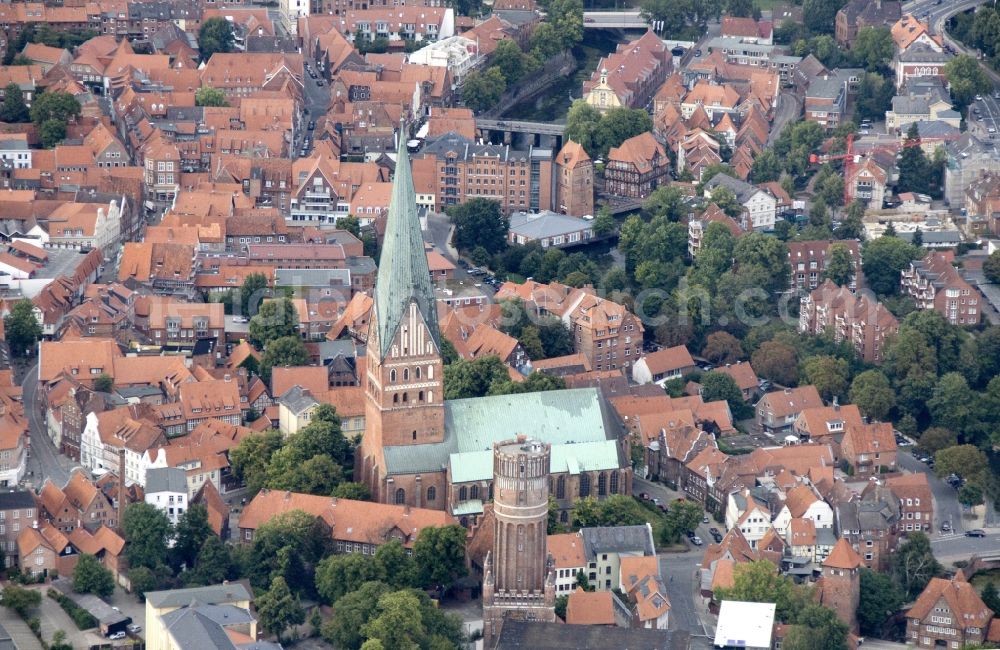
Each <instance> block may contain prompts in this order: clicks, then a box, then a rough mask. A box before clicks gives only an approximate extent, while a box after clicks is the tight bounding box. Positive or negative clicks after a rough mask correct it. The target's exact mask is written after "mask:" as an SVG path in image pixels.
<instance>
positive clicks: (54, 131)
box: [38, 120, 66, 149]
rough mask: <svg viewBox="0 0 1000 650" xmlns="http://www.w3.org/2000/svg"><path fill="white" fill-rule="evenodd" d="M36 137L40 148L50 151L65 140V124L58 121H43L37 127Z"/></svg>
mask: <svg viewBox="0 0 1000 650" xmlns="http://www.w3.org/2000/svg"><path fill="white" fill-rule="evenodd" d="M38 137H39V138H41V140H42V146H43V147H45V148H46V149H51V148H52V147H54V146H56V145H57V144H59V143H60V142H62V141H63V140H65V139H66V123H65V122H60V121H59V120H45V121H44V122H42V123H41V124H40V125H39V126H38Z"/></svg>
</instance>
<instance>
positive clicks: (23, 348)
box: [3, 298, 42, 357]
mask: <svg viewBox="0 0 1000 650" xmlns="http://www.w3.org/2000/svg"><path fill="white" fill-rule="evenodd" d="M34 309H35V305H34V304H33V303H32V302H31V301H30V300H28V299H27V298H24V299H22V300H18V301H17V302H15V303H14V307H13V308H11V310H10V313H9V314H7V317H6V318H4V319H3V325H4V333H5V338H6V339H7V345H8V346H9V347H10V353H11V354H12V355H14V356H15V357H27V356H31V355H33V354H34V352H35V345H36V344H37V343H38V341H39V340H41V338H42V326H41V325H39V324H38V319H36V318H35V314H34Z"/></svg>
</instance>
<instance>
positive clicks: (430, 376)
mask: <svg viewBox="0 0 1000 650" xmlns="http://www.w3.org/2000/svg"><path fill="white" fill-rule="evenodd" d="M427 378H428V379H434V366H427Z"/></svg>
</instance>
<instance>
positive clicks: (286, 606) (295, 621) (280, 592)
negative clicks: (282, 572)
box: [257, 576, 306, 643]
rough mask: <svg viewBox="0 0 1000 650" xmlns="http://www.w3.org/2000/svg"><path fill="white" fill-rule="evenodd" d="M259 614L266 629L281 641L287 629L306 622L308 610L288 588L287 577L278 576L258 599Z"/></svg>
mask: <svg viewBox="0 0 1000 650" xmlns="http://www.w3.org/2000/svg"><path fill="white" fill-rule="evenodd" d="M257 616H258V617H259V618H260V624H261V625H262V626H263V627H264V629H265V630H267V631H268V632H271V633H273V634H274V635H275V636H277V637H278V642H279V643H280V642H281V635H282V634H283V633H284V631H285V630H287V629H288V628H289V627H291V626H293V625H301V624H302V623H304V622H305V620H306V611H305V610H304V609H302V604H301V603H300V602H299V599H298V598H297V597H296V596H293V595H292V592H291V590H289V589H288V583H286V582H285V579H284V578H282V577H281V576H278V577H276V578H275V579H274V580H272V581H271V588H270V589H268V590H267V592H266V593H264V594H263V595H262V596H261V597H260V598H258V599H257Z"/></svg>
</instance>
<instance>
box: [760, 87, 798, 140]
mask: <svg viewBox="0 0 1000 650" xmlns="http://www.w3.org/2000/svg"><path fill="white" fill-rule="evenodd" d="M801 114H802V104H800V103H799V100H798V98H797V97H796V96H795V95H793V94H792V93H781V94H780V95H778V105H777V106H775V108H774V119H772V120H771V134H770V135H768V137H767V144H768V146H771V145H773V144H774V142H775V140H777V139H778V137H779V136H780V135H781V131H782V129H784V128H785V125H786V124H788V123H789V122H791V121H793V120H797V119H798V118H799V116H800V115H801Z"/></svg>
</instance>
